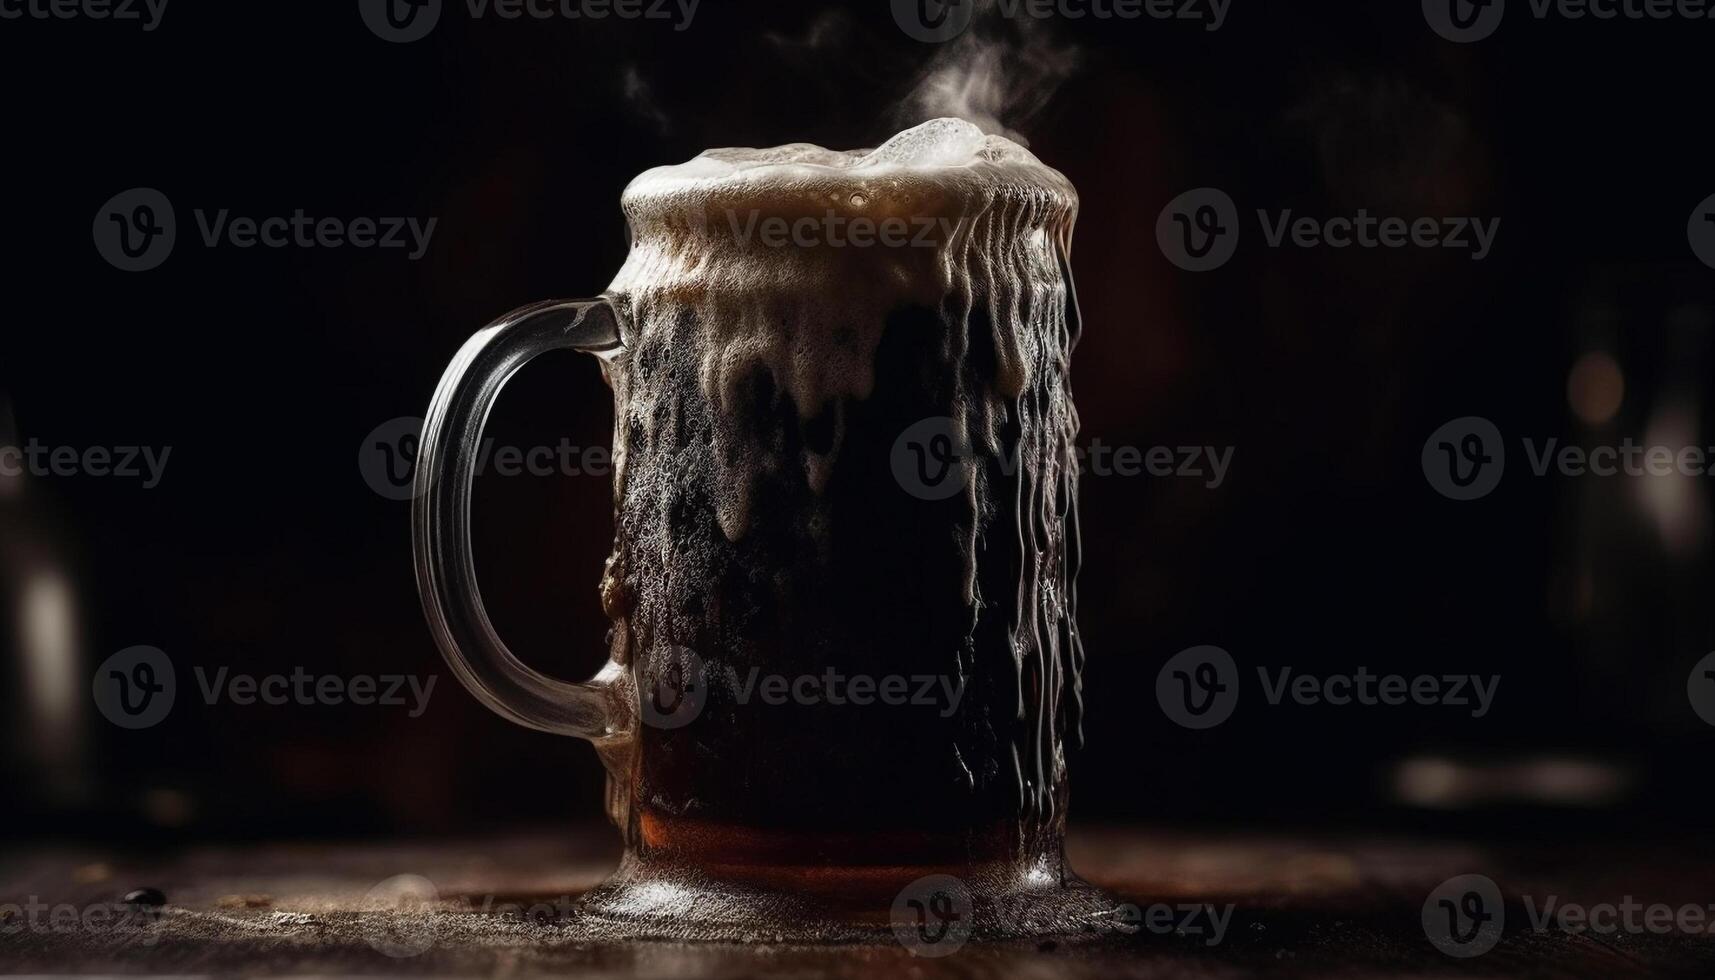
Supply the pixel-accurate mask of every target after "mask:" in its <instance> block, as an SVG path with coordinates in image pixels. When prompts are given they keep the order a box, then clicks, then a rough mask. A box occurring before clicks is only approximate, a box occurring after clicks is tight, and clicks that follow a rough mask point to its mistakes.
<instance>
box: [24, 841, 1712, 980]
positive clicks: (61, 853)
mask: <svg viewBox="0 0 1715 980" xmlns="http://www.w3.org/2000/svg"><path fill="white" fill-rule="evenodd" d="M615 850H616V843H615V840H614V837H613V835H612V834H611V833H609V832H608V831H607V830H605V829H597V828H593V827H592V828H584V829H581V830H578V831H576V832H571V831H568V832H565V833H554V834H547V833H543V834H534V835H519V836H510V837H504V838H486V839H472V840H459V841H441V842H434V843H423V844H375V843H364V844H322V843H315V844H309V843H305V844H270V845H253V846H224V847H199V848H190V849H185V850H181V851H177V852H175V853H172V854H159V855H153V856H148V855H143V856H140V855H135V854H132V855H121V854H117V853H115V854H101V853H94V852H87V851H70V850H52V849H47V850H44V849H39V848H37V849H20V848H17V847H16V845H13V847H12V849H11V850H10V851H9V853H7V854H6V855H5V856H4V857H3V858H0V904H7V903H11V904H13V905H16V906H18V907H17V908H10V907H8V908H6V909H5V910H4V912H0V916H4V918H5V919H6V921H5V923H4V925H3V927H0V973H5V974H19V973H49V974H76V973H131V974H143V973H147V974H175V975H185V974H209V973H218V974H227V975H231V974H243V975H262V976H285V975H299V976H301V975H309V974H368V975H424V974H432V975H457V976H479V975H480V976H487V975H493V974H501V973H504V974H538V973H553V974H557V975H562V976H572V977H674V978H685V980H692V978H703V977H749V976H763V977H793V978H797V977H820V976H828V977H870V976H878V975H879V976H887V975H889V974H893V975H895V976H897V977H901V978H904V977H910V978H936V977H988V976H995V977H1041V978H1061V977H1091V978H1097V977H1099V978H1121V977H1174V978H1178V977H1220V978H1226V977H1454V976H1461V977H1469V976H1494V977H1526V976H1529V977H1536V976H1540V977H1592V978H1596V977H1601V978H1608V977H1623V976H1652V977H1676V976H1685V977H1704V978H1707V977H1715V938H1712V937H1711V935H1710V934H1708V933H1707V932H1696V933H1692V932H1685V931H1670V932H1668V933H1666V934H1655V933H1650V932H1648V931H1639V932H1638V933H1636V934H1632V933H1626V932H1619V933H1615V934H1609V935H1595V934H1591V933H1588V932H1586V933H1583V934H1573V933H1568V932H1565V931H1561V930H1556V929H1547V930H1537V929H1534V928H1532V925H1531V916H1530V911H1531V909H1533V908H1536V907H1538V906H1534V905H1533V906H1527V905H1526V904H1525V901H1524V900H1525V898H1526V897H1529V898H1530V900H1531V901H1533V902H1536V903H1539V904H1540V902H1541V901H1542V900H1543V899H1544V898H1545V897H1546V896H1549V895H1553V896H1555V897H1556V899H1557V900H1559V901H1561V902H1578V903H1584V904H1586V905H1592V904H1595V903H1599V902H1613V903H1615V904H1618V903H1620V902H1621V901H1622V900H1623V899H1625V898H1627V897H1630V898H1632V899H1634V900H1635V901H1637V902H1641V903H1645V904H1649V903H1666V904H1669V905H1672V906H1683V905H1687V904H1690V905H1699V906H1704V907H1707V906H1708V905H1709V904H1710V903H1711V901H1712V900H1715V864H1712V862H1711V861H1710V859H1709V857H1708V853H1709V852H1708V851H1707V850H1706V849H1699V848H1695V847H1690V846H1686V847H1674V846H1668V845H1665V844H1660V843H1650V844H1637V845H1626V844H1623V843H1616V842H1613V841H1603V842H1600V844H1599V845H1595V844H1593V845H1592V846H1590V847H1588V848H1567V847H1564V846H1548V845H1541V846H1537V847H1528V846H1527V847H1518V846H1512V847H1498V846H1489V847H1482V846H1476V845H1464V844H1456V843H1455V844H1449V843H1436V842H1426V841H1414V840H1408V839H1400V838H1360V837H1344V838H1333V837H1325V838H1296V839H1288V838H1267V837H1235V836H1225V835H1222V836H1217V835H1207V836H1198V835H1188V834H1184V833H1169V832H1160V831H1143V830H1087V831H1083V832H1079V833H1075V834H1074V835H1073V838H1072V841H1071V844H1070V853H1071V857H1072V860H1073V864H1074V866H1075V867H1077V868H1078V869H1079V871H1080V872H1081V873H1082V874H1083V875H1084V876H1085V877H1087V878H1089V879H1090V880H1091V881H1094V882H1096V883H1097V884H1100V885H1102V886H1104V887H1106V888H1108V889H1109V890H1110V891H1112V892H1113V893H1115V894H1116V895H1119V896H1122V897H1124V898H1127V899H1129V900H1131V901H1133V902H1135V903H1136V904H1138V905H1139V906H1140V907H1147V906H1150V905H1152V904H1164V905H1169V906H1180V905H1189V906H1197V905H1201V904H1203V903H1207V904H1210V905H1213V906H1215V907H1217V908H1224V907H1225V906H1226V905H1227V904H1228V903H1231V904H1232V906H1233V910H1232V913H1231V918H1230V921H1229V922H1228V924H1227V926H1226V929H1225V934H1224V935H1223V936H1221V938H1220V941H1219V942H1211V941H1210V939H1211V937H1210V935H1209V934H1207V933H1205V934H1203V935H1189V934H1187V935H1178V934H1174V933H1173V932H1171V931H1161V932H1151V931H1147V930H1144V931H1139V932H1138V933H1137V934H1136V935H1132V936H1108V937H1104V938H1100V939H1095V940H1089V941H1084V942H1062V943H1050V944H1036V943H1030V944H1023V945H1003V946H984V945H980V944H970V945H966V946H965V947H963V948H962V949H960V950H958V951H957V952H955V953H953V954H952V955H949V956H944V957H939V958H919V957H914V956H913V955H912V954H911V953H910V952H909V951H907V950H906V949H904V948H903V947H900V946H873V947H821V948H810V949H802V948H800V949H788V948H779V947H733V946H682V945H666V944H656V943H637V944H625V945H611V944H602V943H598V942H594V941H592V940H591V939H590V938H589V937H588V936H587V935H582V934H581V933H580V929H579V926H578V923H577V918H576V916H575V915H574V914H565V913H564V909H565V908H567V907H568V906H569V904H570V902H571V901H572V900H573V899H575V898H576V896H577V895H579V894H581V893H582V892H583V891H584V890H585V889H587V888H589V887H590V886H591V885H593V884H594V883H595V882H597V881H599V880H600V879H601V878H602V877H603V876H604V875H606V874H607V872H608V871H609V870H610V869H611V868H612V866H613V864H614V862H615V860H616V853H615ZM1471 872H1479V873H1482V874H1485V875H1488V876H1489V877H1491V878H1493V879H1494V880H1495V881H1496V882H1497V883H1499V884H1500V885H1501V887H1502V888H1503V890H1504V892H1505V893H1506V896H1507V902H1506V911H1505V931H1504V935H1503V938H1502V939H1501V941H1500V943H1499V944H1498V945H1497V946H1496V947H1495V948H1494V949H1493V950H1492V951H1490V952H1488V953H1486V954H1484V955H1482V956H1479V957H1475V958H1471V959H1463V960H1461V959H1454V958H1452V957H1450V956H1447V955H1445V954H1443V953H1442V952H1440V951H1439V950H1438V949H1436V948H1435V946H1434V945H1433V944H1432V943H1431V942H1430V941H1429V939H1428V938H1427V936H1426V935H1425V932H1424V927H1423V925H1422V920H1421V914H1422V909H1423V905H1424V902H1425V899H1426V898H1428V896H1429V893H1430V891H1431V890H1432V889H1433V888H1435V887H1436V885H1438V884H1439V883H1441V882H1442V881H1444V880H1445V879H1447V878H1450V877H1452V876H1455V875H1459V874H1464V873H1471ZM400 875H408V876H412V877H409V878H397V877H395V876H400ZM382 882H389V883H390V884H392V885H397V884H398V883H399V882H408V883H412V884H413V885H414V886H417V887H427V886H428V884H429V883H432V887H433V889H434V894H435V895H437V896H438V904H436V905H435V906H434V910H433V911H432V912H430V913H426V914H423V915H417V916H411V915H399V916H397V917H394V916H393V915H392V914H391V913H387V912H378V911H373V910H371V907H370V906H369V905H367V904H366V899H365V896H368V895H371V894H373V891H372V890H373V889H375V888H376V886H377V885H378V884H379V883H382ZM145 887H147V888H154V889H158V890H159V891H160V892H162V893H163V894H164V896H165V898H166V903H167V904H166V906H165V908H164V909H163V910H162V912H161V913H160V914H159V916H158V917H157V918H154V919H153V920H152V921H150V922H149V923H148V924H138V923H136V922H126V923H119V924H113V923H107V922H104V921H101V918H100V914H99V913H93V914H92V913H89V912H88V910H89V909H90V908H91V907H94V906H100V907H102V908H104V909H105V908H106V903H110V902H117V901H118V900H119V899H120V898H121V897H122V896H124V895H125V894H126V893H128V892H130V891H132V890H133V889H138V888H145ZM32 901H33V902H35V903H36V905H37V909H36V911H35V912H34V913H32V912H30V911H28V910H27V909H26V907H25V906H26V903H27V902H32ZM56 905H65V906H70V907H71V911H56V910H55V909H54V908H53V906H56ZM56 915H57V916H58V918H56ZM73 915H76V916H79V918H78V919H77V921H76V922H73V921H72V919H71V918H70V916H73ZM91 915H93V916H94V918H93V919H91ZM86 920H88V921H86Z"/></svg>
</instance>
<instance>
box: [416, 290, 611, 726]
mask: <svg viewBox="0 0 1715 980" xmlns="http://www.w3.org/2000/svg"><path fill="white" fill-rule="evenodd" d="M619 347H620V339H619V320H618V316H617V314H616V313H615V311H614V308H613V306H612V304H611V303H610V302H609V301H608V299H607V298H606V297H602V298H599V299H591V300H551V301H548V302H545V303H536V304H533V305H531V306H526V307H523V308H521V309H517V310H513V311H512V312H511V313H508V314H506V315H505V316H503V317H501V318H500V319H498V320H496V321H494V322H493V323H491V324H489V325H488V326H486V327H484V328H483V329H481V330H479V331H477V333H476V334H475V335H474V336H472V337H471V338H470V340H468V341H466V342H465V345H464V346H463V347H462V348H460V349H459V352H458V354H457V355H456V356H455V357H454V358H453V360H452V363H451V364H449V365H448V366H447V371H446V374H444V375H442V377H441V382H440V384H439V385H438V386H437V387H436V388H435V397H434V400H433V401H432V402H431V403H430V404H429V414H428V418H426V419H425V420H424V422H423V435H422V438H421V441H420V443H419V446H418V450H417V482H416V487H415V493H414V498H413V501H414V502H413V504H412V509H411V545H412V551H413V552H414V554H415V556H416V566H417V590H418V591H419V592H420V593H421V594H422V598H423V614H424V616H426V617H427V618H428V621H429V628H430V630H431V631H432V632H433V633H434V637H435V645H436V646H438V647H440V650H441V655H442V656H444V657H445V658H446V661H447V666H448V667H450V668H452V672H453V675H454V676H455V677H457V678H458V679H459V681H460V682H461V683H463V684H464V686H465V687H467V688H469V689H470V692H471V693H472V694H474V695H476V697H477V699H478V700H480V701H481V702H482V703H483V704H485V705H487V706H488V707H489V708H490V709H492V710H493V711H495V712H496V713H498V714H499V715H500V716H501V717H504V718H507V719H510V720H511V721H514V722H517V723H518V724H520V725H523V726H525V727H526V728H534V729H537V730H539V731H544V732H553V733H555V734H560V735H576V736H578V737H580V738H586V739H589V740H591V741H605V740H608V739H613V738H621V737H625V736H628V735H629V734H630V732H631V731H632V728H633V727H634V726H633V724H632V721H633V714H634V709H633V707H632V706H631V705H630V704H629V700H630V699H629V698H627V697H626V695H625V690H626V685H625V670H624V668H623V667H621V666H620V665H618V664H615V663H613V662H612V661H611V660H610V661H609V662H608V663H607V665H606V666H604V667H603V668H602V669H601V671H600V672H599V673H597V674H596V676H595V677H593V678H591V679H590V680H589V681H587V682H585V683H582V684H572V683H569V682H567V681H562V680H559V679H557V678H553V677H549V676H547V675H545V674H541V673H538V672H537V671H535V670H533V669H531V668H530V667H528V666H526V665H525V664H524V663H523V662H522V661H520V660H519V659H518V658H517V657H515V656H513V654H512V651H511V650H508V649H507V648H506V644H505V643H503V642H502V641H501V639H500V637H499V636H498V635H496V633H495V632H494V624H493V623H491V622H489V619H488V612H487V611H486V610H485V609H484V608H483V605H482V595H481V593H480V592H479V591H478V589H477V584H476V566H475V563H474V562H473V561H472V556H471V544H470V498H471V483H472V480H473V478H474V477H475V475H476V462H477V458H478V447H480V446H481V444H482V429H483V425H484V423H486V422H487V421H488V413H489V410H490V409H491V408H493V407H494V401H495V398H496V397H497V396H499V394H500V390H501V389H502V388H503V387H505V386H506V382H507V381H509V380H510V379H511V378H512V375H513V374H514V373H515V372H517V371H518V369H519V368H521V367H523V366H524V365H525V364H527V363H529V362H530V361H531V360H532V359H534V358H535V357H537V356H538V355H540V354H544V353H546V352H548V351H551V350H568V349H569V350H581V351H588V352H590V353H593V354H597V355H602V354H606V353H607V352H610V351H616V350H618V349H619Z"/></svg>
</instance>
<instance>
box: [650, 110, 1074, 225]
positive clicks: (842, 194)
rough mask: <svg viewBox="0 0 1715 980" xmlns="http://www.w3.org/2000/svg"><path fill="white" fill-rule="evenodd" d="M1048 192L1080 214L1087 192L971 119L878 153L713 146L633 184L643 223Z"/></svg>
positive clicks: (973, 201) (927, 128) (1051, 199)
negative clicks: (682, 216) (684, 212)
mask: <svg viewBox="0 0 1715 980" xmlns="http://www.w3.org/2000/svg"><path fill="white" fill-rule="evenodd" d="M1023 198H1039V199H1041V201H1042V202H1043V203H1045V204H1052V205H1055V206H1057V207H1059V208H1061V209H1064V210H1065V211H1067V212H1072V211H1075V209H1076V207H1077V193H1076V192H1075V191H1073V190H1072V185H1071V183H1070V182H1069V181H1067V180H1066V178H1065V177H1064V176H1063V175H1062V174H1061V173H1060V172H1059V171H1057V170H1055V169H1053V168H1052V167H1049V166H1047V165H1045V164H1044V163H1043V162H1042V161H1040V160H1038V159H1037V158H1036V156H1035V155H1034V154H1032V153H1031V152H1030V151H1029V150H1027V149H1025V148H1024V147H1023V146H1020V145H1019V144H1017V143H1014V142H1013V141H1012V140H1009V139H1007V138H1006V137H1004V136H996V135H992V134H985V133H984V132H983V131H982V130H980V129H978V128H977V127H976V126H974V125H972V124H970V123H968V122H965V121H964V120H962V119H931V120H930V121H928V122H926V123H923V124H922V125H919V126H915V127H913V128H911V129H907V130H905V131H904V132H902V133H899V134H898V135H896V136H894V137H893V138H892V139H889V140H888V141H887V142H885V143H883V144H882V145H880V146H878V147H876V148H874V149H868V150H829V149H825V148H823V147H820V146H816V145H814V144H812V143H789V144H786V145H785V146H775V147H767V148H755V147H731V148H726V149H714V150H705V151H704V152H703V153H702V154H700V155H698V156H697V157H696V158H694V159H692V160H690V161H688V162H686V163H682V164H677V165H675V166H667V167H656V168H655V169H653V170H649V171H647V172H645V173H644V174H642V175H641V176H639V177H638V178H637V179H636V180H634V181H632V182H631V186H629V187H628V188H626V191H625V195H624V198H623V202H624V205H625V210H626V214H627V215H628V216H629V217H630V218H631V219H632V221H633V223H634V224H636V223H638V222H648V221H650V220H652V219H657V218H663V217H666V216H667V214H668V213H670V212H672V211H673V210H675V209H687V208H688V209H693V210H695V209H702V210H704V211H708V210H709V209H711V208H723V207H732V206H737V205H748V206H764V207H774V208H778V209H779V210H781V211H782V212H785V211H790V210H792V208H791V207H789V206H788V205H796V206H797V207H798V208H800V209H811V211H810V213H820V212H821V210H822V209H824V208H832V209H833V210H834V211H836V212H837V213H846V214H853V215H857V214H864V213H872V214H873V213H881V214H902V213H906V212H908V211H909V210H910V209H911V208H912V207H914V206H915V207H917V208H919V209H923V208H929V209H935V208H945V207H947V206H953V207H955V208H957V209H959V210H967V211H968V210H969V209H970V208H972V207H974V206H979V205H982V204H986V203H993V202H996V201H1004V200H1019V199H1023Z"/></svg>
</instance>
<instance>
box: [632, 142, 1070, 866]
mask: <svg viewBox="0 0 1715 980" xmlns="http://www.w3.org/2000/svg"><path fill="white" fill-rule="evenodd" d="M624 205H625V210H626V214H627V217H628V219H629V222H630V225H631V231H632V249H631V253H630V258H629V260H628V262H627V264H626V266H625V268H624V269H623V270H622V271H621V272H620V274H619V276H618V278H617V279H616V280H615V282H614V283H613V285H612V286H611V287H610V289H609V291H608V292H609V295H610V296H611V297H612V299H613V301H614V305H615V307H616V309H618V310H619V312H620V316H619V320H620V323H621V330H622V336H623V341H624V345H623V349H622V350H620V351H619V352H617V353H616V354H615V356H614V357H612V358H611V359H610V360H609V361H608V362H607V367H608V375H609V380H610V382H611V383H612V385H613V387H614V389H615V394H616V403H617V405H618V406H619V408H618V413H617V422H616V427H615V433H614V451H615V452H614V456H615V460H616V464H617V466H616V477H615V498H616V500H615V502H616V512H617V519H616V523H617V533H616V536H615V542H614V549H613V554H612V557H611V559H610V561H609V567H608V573H607V575H606V577H605V579H604V582H603V597H604V602H605V604H606V608H607V611H608V613H609V615H610V616H611V617H612V618H613V621H614V630H613V638H612V644H613V648H614V649H613V658H614V660H615V661H616V662H618V663H621V664H625V665H628V666H629V668H630V670H631V673H632V677H633V679H634V681H635V683H636V685H637V688H638V696H639V697H640V698H641V699H643V701H644V704H643V711H642V715H643V718H642V721H641V722H640V724H639V727H638V729H637V732H636V737H635V739H634V740H632V741H629V742H627V743H625V744H623V745H619V746H614V747H610V748H608V749H607V750H605V754H606V757H607V761H608V763H609V768H610V776H611V781H612V783H611V786H610V794H609V797H610V801H611V802H610V810H611V814H612V816H613V818H614V820H615V822H616V823H617V824H619V826H620V827H621V828H622V829H623V830H624V832H625V834H626V837H627V842H628V845H630V847H631V848H632V849H633V851H634V852H635V854H636V855H637V856H638V857H639V858H640V859H641V860H643V861H645V862H661V863H664V864H673V865H684V864H687V863H689V864H694V865H699V866H703V867H708V868H717V869H727V870H731V869H733V868H736V867H744V868H750V869H780V870H782V871H783V872H784V871H785V870H789V869H792V868H800V869H806V870H807V869H809V868H812V867H814V868H830V867H839V868H843V869H847V870H848V871H849V870H850V869H854V868H861V867H863V866H871V867H876V868H899V867H930V866H946V865H948V864H949V863H957V862H959V861H960V860H963V861H966V862H983V863H988V862H998V863H999V864H1001V865H1016V866H1019V867H1024V866H1035V865H1037V864H1039V863H1041V862H1043V861H1054V860H1058V855H1059V849H1060V841H1061V837H1062V834H1063V830H1064V821H1065V814H1066V748H1067V745H1068V744H1069V743H1075V742H1076V740H1077V738H1078V735H1079V671H1080V668H1081V665H1082V660H1083V652H1082V649H1081V646H1080V642H1079V638H1078V631H1077V626H1076V622H1075V612H1076V609H1075V605H1076V600H1075V594H1074V589H1073V586H1074V580H1075V578H1076V574H1077V565H1078V529H1077V517H1076V497H1077V465H1076V461H1075V459H1074V456H1073V438H1074V436H1075V434H1076V431H1077V424H1078V422H1077V414H1076V412H1075V410H1074V408H1073V405H1072V399H1071V392H1070V389H1069V386H1068V381H1067V370H1068V358H1069V356H1070V353H1071V349H1072V346H1073V343H1074V341H1075V339H1076V332H1077V321H1076V316H1075V305H1074V299H1073V297H1072V295H1071V292H1070V282H1069V280H1068V279H1067V277H1066V275H1065V271H1064V256H1065V254H1066V251H1067V248H1068V246H1069V243H1070V239H1071V232H1072V224H1073V221H1074V218H1075V216H1076V210H1077V197H1076V194H1075V192H1074V191H1073V190H1072V187H1071V185H1070V184H1069V183H1068V182H1067V181H1066V180H1065V178H1064V177H1062V176H1061V175H1060V174H1059V173H1057V172H1056V171H1054V170H1052V169H1050V168H1048V167H1046V166H1044V165H1043V164H1041V163H1040V162H1038V161H1037V160H1036V159H1035V157H1033V156H1032V155H1031V154H1030V153H1029V152H1028V151H1026V150H1024V149H1023V148H1022V147H1019V146H1017V145H1016V144H1013V143H1011V142H1009V141H1006V140H1004V139H1001V138H999V137H985V136H982V135H981V134H980V133H978V132H977V131H976V130H975V129H974V127H970V126H968V125H967V124H963V123H958V122H954V121H952V120H938V121H936V122H935V123H930V124H926V125H925V126H923V127H919V128H918V129H915V130H911V131H908V132H907V133H904V134H901V135H900V136H899V137H896V138H895V139H894V140H892V141H889V143H888V144H886V145H884V146H883V147H882V148H880V149H879V150H876V151H873V152H870V153H863V152H854V153H836V152H832V151H827V150H822V149H820V148H817V147H809V146H803V145H795V146H790V147H781V148H777V149H773V150H723V151H711V152H710V153H708V154H705V155H704V156H702V157H699V158H698V159H697V160H694V161H692V162H691V163H688V164H685V165H682V166H679V167H668V168H661V169H658V170H655V171H651V172H649V173H647V174H645V175H643V176H642V177H640V178H638V180H637V181H635V182H634V183H633V184H632V185H631V187H630V188H629V189H628V190H627V191H626V194H625V198H624ZM783 229H784V232H785V233H784V234H781V231H782V230H783ZM889 231H891V232H892V234H888V232H889ZM864 242H867V244H863V243H864ZM895 877H896V876H895ZM894 887H897V886H896V885H895V886H894Z"/></svg>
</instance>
